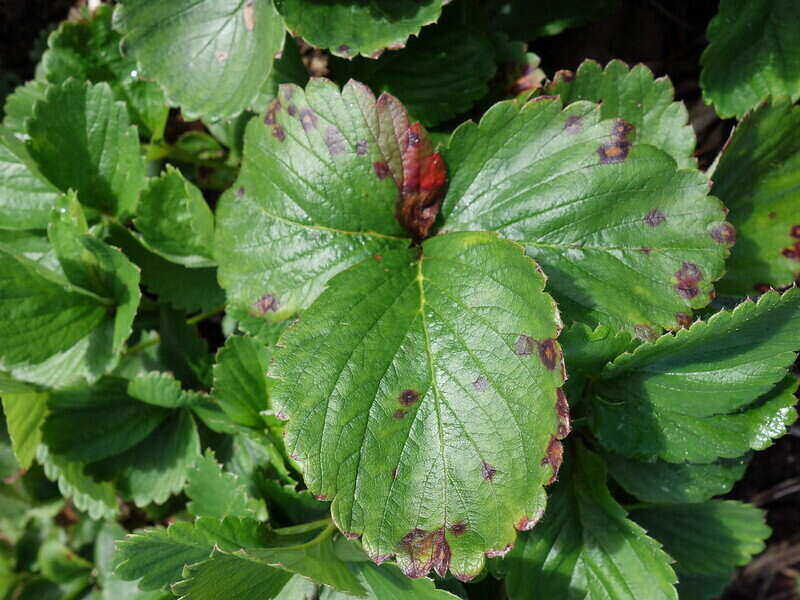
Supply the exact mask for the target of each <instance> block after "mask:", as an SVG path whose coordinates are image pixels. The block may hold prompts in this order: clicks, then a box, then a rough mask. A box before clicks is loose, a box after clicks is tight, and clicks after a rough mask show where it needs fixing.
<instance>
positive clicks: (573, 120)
mask: <svg viewBox="0 0 800 600" xmlns="http://www.w3.org/2000/svg"><path fill="white" fill-rule="evenodd" d="M582 127H583V117H579V116H578V115H572V116H571V117H567V121H566V122H565V123H564V131H565V132H567V133H569V134H574V133H578V132H579V131H580V130H581V128H582Z"/></svg>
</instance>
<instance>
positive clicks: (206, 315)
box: [186, 304, 225, 325]
mask: <svg viewBox="0 0 800 600" xmlns="http://www.w3.org/2000/svg"><path fill="white" fill-rule="evenodd" d="M224 310H225V305H224V304H222V305H220V306H217V307H215V308H212V309H211V310H209V311H206V312H204V313H200V314H199V315H195V316H193V317H189V318H188V319H186V324H187V325H194V324H195V323H199V322H200V321H203V320H205V319H207V318H209V317H213V316H214V315H216V314H219V313H221V312H224Z"/></svg>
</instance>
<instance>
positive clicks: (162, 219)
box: [134, 166, 214, 267]
mask: <svg viewBox="0 0 800 600" xmlns="http://www.w3.org/2000/svg"><path fill="white" fill-rule="evenodd" d="M134 223H135V225H136V228H137V229H138V230H139V231H140V232H141V233H142V239H143V241H144V243H145V244H146V246H147V247H148V248H149V249H150V250H152V251H154V252H156V253H157V254H159V255H161V256H162V257H164V258H166V259H167V260H169V261H172V262H175V263H178V264H181V265H184V266H186V267H208V266H212V265H213V261H211V254H212V248H213V245H214V215H213V214H212V213H211V209H210V208H209V207H208V204H206V201H205V199H204V198H203V194H202V192H201V191H200V190H199V189H197V187H196V186H194V185H193V184H192V183H191V182H189V181H187V180H186V179H185V178H184V177H183V175H182V174H181V172H180V171H178V170H177V169H175V168H173V167H170V166H168V167H167V170H166V172H164V173H163V174H162V175H161V176H160V177H157V178H154V179H151V180H150V181H149V182H148V184H147V187H146V188H145V189H144V190H143V191H142V196H141V199H140V201H139V214H138V216H137V217H136V219H135V220H134Z"/></svg>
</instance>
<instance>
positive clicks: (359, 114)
mask: <svg viewBox="0 0 800 600" xmlns="http://www.w3.org/2000/svg"><path fill="white" fill-rule="evenodd" d="M412 134H413V135H412ZM409 140H411V141H415V143H423V144H424V143H425V137H424V135H423V134H422V132H421V130H419V129H417V130H415V131H412V129H411V124H410V123H409V120H408V118H407V115H406V113H405V110H404V109H403V108H402V106H401V105H400V104H399V103H398V101H397V100H396V99H395V98H393V97H392V96H389V95H382V96H381V97H380V98H379V99H378V100H377V102H376V100H375V97H374V96H373V95H372V92H370V91H369V89H367V88H366V87H365V86H363V85H361V84H357V83H355V82H351V83H348V84H347V85H346V86H345V87H344V89H343V90H342V91H341V92H339V90H338V88H337V87H336V86H335V85H334V84H332V83H331V82H329V81H326V80H319V79H316V80H312V81H311V82H310V83H309V84H308V87H307V88H306V90H305V91H303V90H301V89H300V88H298V87H296V86H291V85H289V86H282V91H281V93H280V96H279V98H278V99H277V100H276V101H275V102H274V103H273V104H272V105H271V107H270V108H269V109H268V110H267V113H266V115H265V117H264V118H263V119H253V120H251V121H250V123H249V124H248V126H247V133H246V136H245V150H244V160H243V163H242V171H241V175H240V176H239V179H238V180H237V182H236V184H235V186H234V190H232V191H231V192H226V193H225V194H224V195H223V197H222V199H221V201H220V204H219V206H218V208H217V230H216V247H215V258H216V259H217V261H218V263H219V281H220V283H221V284H222V287H223V288H224V289H225V291H226V293H227V297H228V308H229V311H230V313H231V314H232V316H234V318H237V319H243V318H247V317H257V318H261V319H265V320H270V321H275V320H282V319H285V318H287V317H289V316H291V315H292V314H293V313H295V312H296V311H297V310H299V309H302V308H305V307H306V306H308V305H309V304H310V303H311V302H312V301H313V300H314V298H316V297H317V295H319V293H320V291H321V290H322V287H323V286H324V284H325V283H326V282H327V280H328V279H330V277H331V276H333V275H334V274H336V273H338V272H339V271H341V270H343V269H345V268H347V267H348V266H350V265H352V264H354V263H356V262H358V261H359V260H361V259H363V258H365V257H368V256H373V255H382V254H383V253H384V252H386V251H388V250H391V249H400V248H405V247H407V246H408V244H409V241H410V240H409V239H408V234H407V233H406V232H405V231H404V230H403V228H402V227H401V226H400V225H399V224H398V223H397V220H396V219H395V217H394V209H395V204H396V202H397V201H398V197H399V195H400V193H399V190H402V189H404V186H406V185H407V186H408V187H409V190H414V189H418V188H416V186H419V183H420V180H419V167H420V165H419V163H415V162H413V161H411V160H410V161H409V162H408V165H407V169H406V171H407V172H406V171H404V163H403V150H404V149H406V150H408V147H409ZM413 147H415V146H413V145H412V150H413ZM249 330H252V328H250V329H249Z"/></svg>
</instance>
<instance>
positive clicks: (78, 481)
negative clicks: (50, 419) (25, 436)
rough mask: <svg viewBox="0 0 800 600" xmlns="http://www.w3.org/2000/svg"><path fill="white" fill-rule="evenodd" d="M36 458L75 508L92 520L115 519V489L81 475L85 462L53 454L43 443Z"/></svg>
mask: <svg viewBox="0 0 800 600" xmlns="http://www.w3.org/2000/svg"><path fill="white" fill-rule="evenodd" d="M36 459H37V460H38V461H39V462H40V463H41V464H42V466H43V467H44V473H45V475H47V478H48V479H50V480H51V481H55V482H57V483H58V490H59V491H60V492H61V495H62V496H63V497H64V498H68V499H70V500H71V501H72V503H73V504H74V505H75V508H77V509H78V510H83V511H86V512H87V513H88V514H89V516H90V517H91V518H92V519H114V518H116V517H117V514H118V512H119V510H118V508H117V494H116V492H115V491H114V486H113V485H111V484H110V483H108V482H107V481H106V482H97V481H95V480H93V479H92V478H91V477H89V476H88V475H86V474H84V472H83V469H84V467H85V466H86V465H85V463H82V462H75V461H70V460H67V459H65V458H64V457H63V456H59V455H57V454H53V453H52V452H50V450H49V449H48V448H47V446H45V445H44V444H40V445H39V448H38V451H37V456H36Z"/></svg>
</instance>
